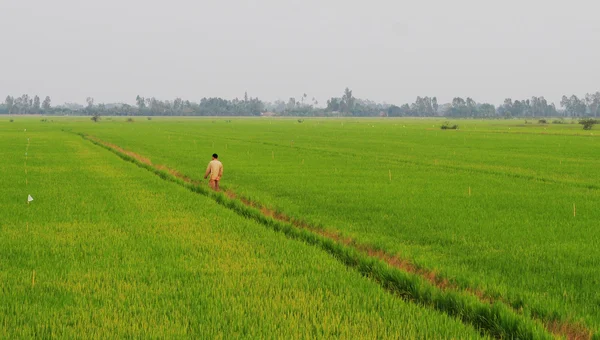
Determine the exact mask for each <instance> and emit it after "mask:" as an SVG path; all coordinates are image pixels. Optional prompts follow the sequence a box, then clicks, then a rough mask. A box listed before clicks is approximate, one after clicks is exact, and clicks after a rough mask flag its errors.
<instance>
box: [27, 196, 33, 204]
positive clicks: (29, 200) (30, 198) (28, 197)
mask: <svg viewBox="0 0 600 340" xmlns="http://www.w3.org/2000/svg"><path fill="white" fill-rule="evenodd" d="M31 201H33V197H31V195H27V203H29V202H31Z"/></svg>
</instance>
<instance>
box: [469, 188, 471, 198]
mask: <svg viewBox="0 0 600 340" xmlns="http://www.w3.org/2000/svg"><path fill="white" fill-rule="evenodd" d="M469 197H471V187H469Z"/></svg>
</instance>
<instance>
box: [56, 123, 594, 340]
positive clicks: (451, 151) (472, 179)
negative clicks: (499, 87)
mask: <svg viewBox="0 0 600 340" xmlns="http://www.w3.org/2000/svg"><path fill="white" fill-rule="evenodd" d="M461 123H462V124H460V125H461V129H460V130H458V131H441V130H439V124H440V122H439V121H435V120H349V119H346V120H306V121H305V122H304V123H298V122H296V121H295V120H258V119H256V120H244V119H234V120H218V119H163V120H160V119H154V120H152V121H144V122H135V123H124V122H123V120H118V119H116V118H115V120H114V121H110V122H108V121H107V122H103V123H102V124H95V125H94V124H91V123H85V124H76V123H69V122H65V123H64V124H65V126H66V128H68V129H72V130H74V131H77V132H83V133H87V134H89V135H93V136H96V137H98V138H100V139H102V140H106V141H108V142H110V143H114V144H116V145H119V146H120V147H122V148H125V149H127V150H133V151H135V152H136V153H138V154H140V155H143V156H145V157H148V158H150V159H152V161H153V162H154V163H156V164H165V165H167V166H169V167H171V168H174V169H177V170H178V171H180V172H181V173H183V174H184V175H185V176H188V177H189V178H191V179H193V180H200V178H201V175H202V172H203V170H204V166H205V163H206V162H207V161H208V160H207V159H206V157H207V156H209V155H210V154H212V153H213V152H217V153H219V154H220V155H221V157H220V158H221V159H222V160H223V162H224V164H225V167H226V175H225V179H224V181H223V184H224V186H225V188H226V189H228V190H231V191H232V192H235V193H236V194H237V195H238V196H241V197H245V198H246V199H248V200H250V201H254V202H260V204H262V205H264V206H267V207H270V208H272V209H273V210H277V211H280V212H283V213H285V214H286V215H288V216H291V217H292V218H295V219H300V220H302V221H304V222H306V223H308V224H310V225H315V226H320V227H323V228H325V229H326V230H329V231H331V232H332V233H340V234H341V235H342V236H343V237H347V238H350V239H352V240H354V241H355V242H358V243H360V244H363V245H368V246H369V247H371V248H373V249H380V250H383V251H385V252H388V253H389V254H392V255H394V256H399V257H401V258H402V259H406V260H408V261H410V262H411V263H412V264H413V265H414V266H416V267H418V268H423V269H424V270H427V271H428V272H429V273H434V274H435V276H436V277H438V278H440V280H448V281H449V282H450V283H451V284H452V285H454V286H456V287H459V289H463V290H467V291H473V290H476V291H478V292H480V295H483V297H484V298H485V299H491V300H493V301H501V302H502V303H505V304H507V305H509V306H511V307H512V308H514V309H515V310H517V311H519V312H520V313H523V314H524V315H528V316H531V317H532V318H534V319H536V320H541V321H542V322H544V323H546V324H547V325H548V326H549V327H550V328H551V327H553V326H552V325H555V324H559V325H561V324H562V325H565V324H568V325H570V326H568V327H571V328H575V329H580V330H581V329H583V333H585V334H589V332H594V331H597V330H598V329H599V328H600V308H598V306H599V304H600V295H599V294H600V293H598V292H599V291H598V289H597V287H598V284H599V283H600V281H599V280H600V247H599V246H600V231H599V230H598V222H597V221H599V220H600V211H599V210H598V208H597V207H598V206H600V194H599V192H600V191H599V190H600V186H599V185H598V183H597V178H598V173H599V172H598V169H600V142H599V140H598V136H596V135H594V134H593V132H591V133H590V132H583V131H581V130H580V127H579V126H577V125H576V124H574V125H570V124H565V125H559V126H553V125H547V126H546V125H544V126H542V125H532V124H529V125H528V124H521V123H518V124H516V123H515V121H508V122H481V121H465V122H461ZM558 327H562V326H558Z"/></svg>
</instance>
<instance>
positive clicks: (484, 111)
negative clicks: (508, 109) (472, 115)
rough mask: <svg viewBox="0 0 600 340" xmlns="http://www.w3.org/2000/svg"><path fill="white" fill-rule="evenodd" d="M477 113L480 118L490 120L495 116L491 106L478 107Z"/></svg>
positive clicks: (482, 105)
mask: <svg viewBox="0 0 600 340" xmlns="http://www.w3.org/2000/svg"><path fill="white" fill-rule="evenodd" d="M478 112H479V116H480V117H486V118H490V117H494V116H496V108H495V107H494V105H492V104H487V103H486V104H481V105H479V108H478Z"/></svg>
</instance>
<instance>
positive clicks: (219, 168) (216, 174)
mask: <svg viewBox="0 0 600 340" xmlns="http://www.w3.org/2000/svg"><path fill="white" fill-rule="evenodd" d="M209 175H210V179H209V181H208V185H210V187H211V188H213V190H215V191H219V181H220V180H221V177H222V176H223V163H221V162H219V155H217V154H216V153H213V155H212V161H210V163H208V167H207V168H206V173H205V174H204V179H206V178H208V176H209Z"/></svg>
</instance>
